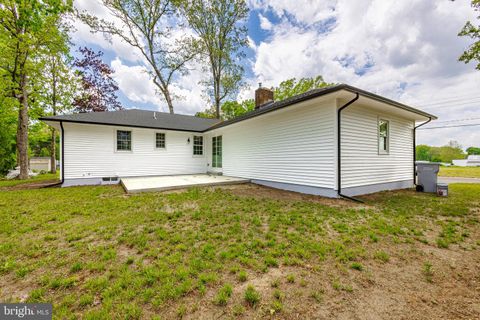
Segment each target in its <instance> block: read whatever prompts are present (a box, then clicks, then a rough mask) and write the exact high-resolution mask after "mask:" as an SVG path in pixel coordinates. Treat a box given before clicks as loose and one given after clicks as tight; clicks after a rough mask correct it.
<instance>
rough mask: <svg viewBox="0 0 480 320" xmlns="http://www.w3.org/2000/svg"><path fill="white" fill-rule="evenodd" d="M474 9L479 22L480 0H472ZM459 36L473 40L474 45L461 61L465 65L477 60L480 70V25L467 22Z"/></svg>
mask: <svg viewBox="0 0 480 320" xmlns="http://www.w3.org/2000/svg"><path fill="white" fill-rule="evenodd" d="M472 7H473V9H474V10H475V11H477V12H479V15H478V16H477V20H480V0H472ZM458 35H459V36H461V37H469V38H471V39H472V40H473V43H472V44H471V45H470V47H468V49H467V50H465V52H463V54H462V55H461V56H460V58H459V60H460V61H463V62H465V63H469V62H470V61H472V60H475V61H477V62H478V63H477V67H476V69H478V70H480V25H477V26H475V25H474V24H473V23H472V22H470V21H467V23H466V24H465V25H464V26H463V28H462V30H461V31H460V33H459V34H458Z"/></svg>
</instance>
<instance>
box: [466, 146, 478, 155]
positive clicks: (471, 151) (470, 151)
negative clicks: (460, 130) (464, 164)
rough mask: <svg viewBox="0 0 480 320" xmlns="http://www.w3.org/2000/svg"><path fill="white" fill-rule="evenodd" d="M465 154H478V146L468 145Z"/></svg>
mask: <svg viewBox="0 0 480 320" xmlns="http://www.w3.org/2000/svg"><path fill="white" fill-rule="evenodd" d="M467 154H469V155H470V154H472V155H480V148H479V147H468V148H467Z"/></svg>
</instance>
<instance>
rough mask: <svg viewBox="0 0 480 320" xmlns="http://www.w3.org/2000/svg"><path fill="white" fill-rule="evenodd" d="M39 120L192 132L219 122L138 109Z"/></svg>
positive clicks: (203, 129)
mask: <svg viewBox="0 0 480 320" xmlns="http://www.w3.org/2000/svg"><path fill="white" fill-rule="evenodd" d="M155 118H156V119H155ZM40 120H45V121H62V122H75V123H92V124H103V125H116V126H127V127H140V128H152V129H165V130H178V131H194V132H202V131H205V130H206V129H208V128H209V127H211V126H212V125H214V124H216V123H218V122H219V120H218V119H205V118H199V117H194V116H187V115H181V114H170V113H165V112H154V111H147V110H138V109H127V110H120V111H107V112H88V113H75V114H65V115H60V116H51V117H42V118H40Z"/></svg>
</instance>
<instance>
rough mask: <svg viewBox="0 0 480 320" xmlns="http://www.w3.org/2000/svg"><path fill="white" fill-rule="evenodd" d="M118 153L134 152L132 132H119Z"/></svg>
mask: <svg viewBox="0 0 480 320" xmlns="http://www.w3.org/2000/svg"><path fill="white" fill-rule="evenodd" d="M116 149H117V151H132V131H129V130H117V148H116Z"/></svg>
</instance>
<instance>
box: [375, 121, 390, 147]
mask: <svg viewBox="0 0 480 320" xmlns="http://www.w3.org/2000/svg"><path fill="white" fill-rule="evenodd" d="M389 148H390V123H389V121H388V120H384V119H378V153H379V154H388V151H389Z"/></svg>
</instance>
